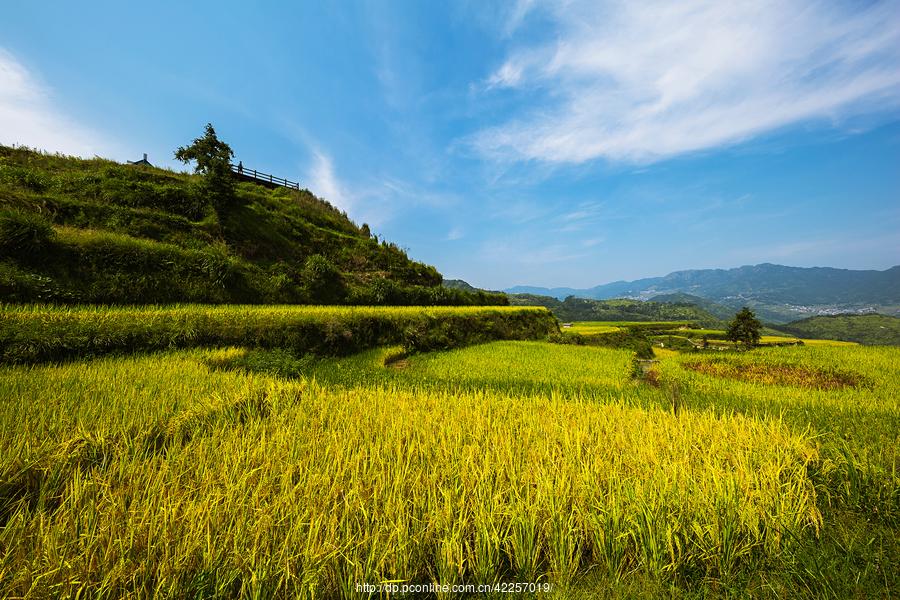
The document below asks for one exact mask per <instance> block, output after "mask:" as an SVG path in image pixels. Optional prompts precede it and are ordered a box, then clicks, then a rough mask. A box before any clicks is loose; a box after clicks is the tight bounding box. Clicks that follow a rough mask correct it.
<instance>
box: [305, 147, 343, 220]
mask: <svg viewBox="0 0 900 600" xmlns="http://www.w3.org/2000/svg"><path fill="white" fill-rule="evenodd" d="M307 180H308V181H309V183H310V189H311V190H312V192H313V193H314V194H315V195H316V196H318V197H320V198H322V199H324V200H327V201H328V202H330V203H331V204H333V205H334V206H336V207H337V208H339V209H341V210H343V211H345V212H350V210H351V209H352V208H353V198H352V197H351V196H350V194H349V193H348V192H347V191H346V190H345V187H344V184H343V183H341V182H340V181H339V180H338V178H337V176H336V175H335V174H334V164H333V163H332V161H331V157H330V156H328V155H327V154H324V153H323V152H321V151H319V150H315V151H313V164H312V168H311V169H310V172H309V175H308V176H307Z"/></svg>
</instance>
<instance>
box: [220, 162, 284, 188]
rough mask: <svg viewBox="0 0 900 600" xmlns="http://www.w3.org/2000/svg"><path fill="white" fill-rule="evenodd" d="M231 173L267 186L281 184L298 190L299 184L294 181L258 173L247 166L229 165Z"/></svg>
mask: <svg viewBox="0 0 900 600" xmlns="http://www.w3.org/2000/svg"><path fill="white" fill-rule="evenodd" d="M231 171H232V173H235V174H237V175H238V177H241V178H243V179H246V180H248V181H253V182H258V183H262V184H263V185H269V186H276V185H278V186H282V187H288V188H291V189H295V190H299V189H300V184H299V183H298V182H296V181H288V180H287V179H284V178H282V177H275V176H274V175H270V174H269V173H260V172H259V171H257V170H256V169H248V168H247V167H243V166H238V165H231Z"/></svg>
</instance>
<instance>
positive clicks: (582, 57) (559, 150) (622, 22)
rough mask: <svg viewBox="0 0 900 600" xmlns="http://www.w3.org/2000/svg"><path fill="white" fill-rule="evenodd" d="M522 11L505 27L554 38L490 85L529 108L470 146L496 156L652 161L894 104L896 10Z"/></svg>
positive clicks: (618, 7)
mask: <svg viewBox="0 0 900 600" xmlns="http://www.w3.org/2000/svg"><path fill="white" fill-rule="evenodd" d="M518 6H519V7H520V9H521V10H519V11H518V12H515V13H514V18H513V19H512V21H511V22H508V23H507V25H506V27H507V28H508V27H510V26H516V25H518V23H520V22H521V21H522V19H523V18H526V17H525V13H527V11H528V10H532V11H536V10H540V11H543V12H544V13H545V14H544V15H542V16H545V17H547V18H548V19H549V20H550V21H551V22H553V23H555V27H556V29H557V31H556V34H557V35H556V40H555V41H554V42H553V43H550V44H546V45H539V46H535V47H529V46H525V47H520V48H518V49H517V50H515V51H513V52H512V53H511V54H510V55H509V56H508V57H507V59H506V60H505V62H504V63H503V64H502V65H500V66H499V67H498V68H497V69H496V70H495V72H494V73H493V74H491V75H490V76H489V77H488V78H487V81H486V84H485V88H486V91H485V92H484V93H494V92H493V91H492V89H493V88H509V89H512V90H514V91H515V92H516V93H518V94H520V95H521V98H522V99H523V100H524V105H525V106H527V107H528V108H527V109H524V110H523V111H522V112H521V113H519V114H517V115H514V116H513V118H512V119H510V120H508V121H507V122H505V123H501V124H499V125H496V126H493V127H489V128H486V129H483V130H481V131H480V132H478V133H476V134H475V135H474V136H473V137H472V138H471V139H470V140H469V141H470V143H472V144H473V145H474V147H475V148H476V149H477V150H478V151H479V152H480V153H481V154H482V155H484V156H487V157H490V158H494V159H498V160H502V161H518V160H537V161H542V162H548V163H581V162H585V161H589V160H592V159H596V158H605V159H611V160H624V161H633V162H652V161H654V160H659V159H662V158H666V157H671V156H675V155H678V154H682V153H686V152H691V151H697V150H703V149H709V148H714V147H719V146H722V145H725V144H731V143H735V142H738V141H742V140H746V139H749V138H752V137H754V136H757V135H759V134H762V133H765V132H769V131H773V130H776V129H778V128H781V127H784V126H788V125H791V124H795V123H799V122H804V121H809V120H812V119H827V120H831V121H840V120H841V119H844V118H847V117H851V116H854V115H858V114H862V113H873V112H879V111H883V110H887V109H895V108H897V107H898V106H900V19H898V18H897V15H898V14H900V3H898V2H897V1H896V0H887V1H884V2H876V3H874V4H871V5H869V6H867V7H861V6H860V5H858V4H856V3H834V2H823V1H820V0H783V1H763V2H757V1H744V2H736V3H735V2H717V1H716V0H685V1H682V2H676V3H672V2H667V1H665V0H650V1H648V2H629V1H627V0H611V1H609V2H605V3H596V2H593V1H591V0H566V1H560V2H555V3H545V4H540V5H532V4H531V3H520V4H519V5H518ZM509 23H512V25H510V24H509Z"/></svg>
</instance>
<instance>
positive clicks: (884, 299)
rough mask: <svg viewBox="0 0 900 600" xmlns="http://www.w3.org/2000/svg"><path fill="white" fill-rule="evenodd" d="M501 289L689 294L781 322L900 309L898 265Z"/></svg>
mask: <svg viewBox="0 0 900 600" xmlns="http://www.w3.org/2000/svg"><path fill="white" fill-rule="evenodd" d="M504 291H506V292H507V293H510V294H537V295H543V296H552V297H555V298H559V299H563V298H566V297H568V296H576V297H580V298H591V299H597V300H603V299H608V298H632V299H639V300H648V299H651V298H656V297H658V296H670V295H673V294H690V295H692V296H697V297H700V298H704V299H706V300H709V301H712V302H715V303H718V304H722V305H725V306H728V307H731V308H740V307H741V306H750V307H752V308H754V309H755V310H756V312H757V314H759V315H760V316H761V317H763V318H764V319H766V320H768V321H770V322H773V323H784V322H788V321H792V320H796V319H801V318H804V317H809V316H814V315H827V314H840V313H865V312H879V313H882V314H888V315H900V266H894V267H891V268H890V269H887V270H884V271H875V270H864V271H855V270H849V269H834V268H830V267H812V268H804V267H788V266H783V265H774V264H769V263H764V264H759V265H752V266H743V267H738V268H734V269H700V270H688V271H676V272H674V273H670V274H668V275H666V276H664V277H650V278H645V279H638V280H635V281H616V282H613V283H607V284H603V285H598V286H595V287H592V288H588V289H575V288H543V287H534V286H515V287H512V288H509V289H506V290H504ZM660 300H665V299H664V298H660Z"/></svg>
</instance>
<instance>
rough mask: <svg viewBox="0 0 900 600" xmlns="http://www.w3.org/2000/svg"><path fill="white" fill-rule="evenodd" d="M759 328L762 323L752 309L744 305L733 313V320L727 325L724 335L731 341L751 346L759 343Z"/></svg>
mask: <svg viewBox="0 0 900 600" xmlns="http://www.w3.org/2000/svg"><path fill="white" fill-rule="evenodd" d="M761 329H762V323H760V322H759V319H757V318H756V315H754V314H753V311H752V310H750V309H749V308H747V307H746V306H745V307H744V308H742V309H741V310H740V311H739V312H738V313H737V314H736V315H734V320H733V321H732V322H731V323H730V324H729V325H728V331H727V332H726V334H725V336H726V337H727V338H728V339H729V340H731V341H732V342H735V343H740V344H743V345H744V346H745V347H747V348H752V347H753V346H756V345H757V344H759V338H760V330H761Z"/></svg>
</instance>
